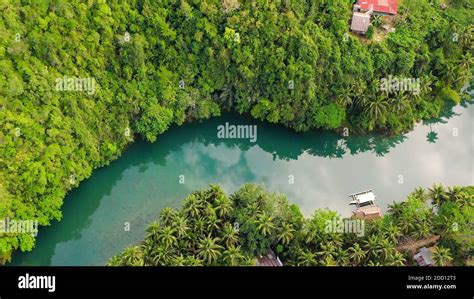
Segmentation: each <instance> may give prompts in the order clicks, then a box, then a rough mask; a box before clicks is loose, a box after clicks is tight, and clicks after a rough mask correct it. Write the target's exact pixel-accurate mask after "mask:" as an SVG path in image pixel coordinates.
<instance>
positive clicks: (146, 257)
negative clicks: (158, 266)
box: [140, 238, 155, 266]
mask: <svg viewBox="0 0 474 299" xmlns="http://www.w3.org/2000/svg"><path fill="white" fill-rule="evenodd" d="M140 247H141V250H142V252H143V264H144V265H145V266H149V265H151V264H152V255H153V251H154V249H155V242H154V241H153V240H152V239H151V238H146V239H145V241H144V242H143V243H142V244H141V245H140Z"/></svg>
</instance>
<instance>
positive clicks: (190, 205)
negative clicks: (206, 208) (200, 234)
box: [184, 194, 202, 219]
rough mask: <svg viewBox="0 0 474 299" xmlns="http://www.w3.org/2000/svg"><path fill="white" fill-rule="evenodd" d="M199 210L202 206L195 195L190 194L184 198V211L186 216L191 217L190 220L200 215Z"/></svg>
mask: <svg viewBox="0 0 474 299" xmlns="http://www.w3.org/2000/svg"><path fill="white" fill-rule="evenodd" d="M201 208H202V204H201V202H200V200H199V198H198V197H197V196H196V195H194V194H191V195H189V196H188V197H187V198H186V201H185V203H184V210H185V211H186V214H187V215H189V216H191V218H192V219H194V218H196V217H198V216H199V215H200V213H201Z"/></svg>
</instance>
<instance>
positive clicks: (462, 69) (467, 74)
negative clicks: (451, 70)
mask: <svg viewBox="0 0 474 299" xmlns="http://www.w3.org/2000/svg"><path fill="white" fill-rule="evenodd" d="M458 65H459V66H458V70H459V73H460V75H459V77H458V78H457V79H456V81H455V82H458V81H464V80H469V78H471V76H472V75H471V66H472V65H474V57H472V54H471V53H466V54H464V55H463V56H462V57H461V59H460V60H459V62H458Z"/></svg>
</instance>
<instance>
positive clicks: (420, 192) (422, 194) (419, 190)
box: [411, 187, 427, 202]
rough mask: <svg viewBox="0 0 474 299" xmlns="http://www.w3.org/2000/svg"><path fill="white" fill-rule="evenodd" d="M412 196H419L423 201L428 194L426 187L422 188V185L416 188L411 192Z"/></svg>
mask: <svg viewBox="0 0 474 299" xmlns="http://www.w3.org/2000/svg"><path fill="white" fill-rule="evenodd" d="M411 196H413V197H414V198H417V199H419V200H421V201H423V202H425V201H426V199H427V195H426V192H425V189H423V188H421V187H418V188H416V189H415V191H413V192H412V193H411Z"/></svg>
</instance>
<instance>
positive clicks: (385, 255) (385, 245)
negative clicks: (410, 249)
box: [378, 238, 395, 261]
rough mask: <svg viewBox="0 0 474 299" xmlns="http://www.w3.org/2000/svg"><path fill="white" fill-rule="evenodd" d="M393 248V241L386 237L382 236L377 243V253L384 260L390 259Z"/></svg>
mask: <svg viewBox="0 0 474 299" xmlns="http://www.w3.org/2000/svg"><path fill="white" fill-rule="evenodd" d="M394 250H395V249H394V245H393V243H392V242H391V241H390V240H389V239H387V238H382V240H381V241H380V243H379V249H378V251H379V255H380V256H381V257H382V259H383V260H384V261H388V260H390V258H391V257H392V256H393V253H394Z"/></svg>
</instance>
